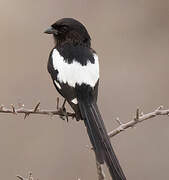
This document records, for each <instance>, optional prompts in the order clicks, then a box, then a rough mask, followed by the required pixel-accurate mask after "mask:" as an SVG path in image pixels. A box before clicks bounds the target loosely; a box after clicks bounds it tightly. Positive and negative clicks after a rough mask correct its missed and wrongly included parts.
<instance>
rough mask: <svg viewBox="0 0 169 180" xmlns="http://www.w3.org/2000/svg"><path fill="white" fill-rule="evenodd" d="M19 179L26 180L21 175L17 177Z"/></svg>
mask: <svg viewBox="0 0 169 180" xmlns="http://www.w3.org/2000/svg"><path fill="white" fill-rule="evenodd" d="M16 177H17V178H18V179H20V180H24V178H23V177H22V176H20V175H17V176H16Z"/></svg>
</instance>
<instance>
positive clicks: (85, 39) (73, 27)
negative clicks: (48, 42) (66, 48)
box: [44, 18, 91, 47]
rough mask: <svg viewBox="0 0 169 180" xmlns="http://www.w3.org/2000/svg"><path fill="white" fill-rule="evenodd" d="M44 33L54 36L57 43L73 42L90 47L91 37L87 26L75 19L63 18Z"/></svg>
mask: <svg viewBox="0 0 169 180" xmlns="http://www.w3.org/2000/svg"><path fill="white" fill-rule="evenodd" d="M44 33H47V34H53V36H54V39H55V40H56V43H59V45H60V44H62V43H65V42H66V41H67V42H72V43H73V44H74V45H76V44H80V45H85V46H89V47H90V41H91V38H90V35H89V33H88V32H87V30H86V28H85V26H84V25H83V24H82V23H80V22H79V21H77V20H75V19H73V18H63V19H60V20H58V21H56V22H55V23H54V24H52V25H51V26H50V27H49V28H48V29H47V30H46V31H45V32H44Z"/></svg>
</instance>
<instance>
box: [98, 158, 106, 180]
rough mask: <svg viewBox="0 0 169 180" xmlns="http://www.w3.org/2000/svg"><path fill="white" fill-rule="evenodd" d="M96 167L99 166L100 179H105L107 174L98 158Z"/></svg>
mask: <svg viewBox="0 0 169 180" xmlns="http://www.w3.org/2000/svg"><path fill="white" fill-rule="evenodd" d="M96 168H97V175H98V180H105V174H104V171H103V168H102V165H101V164H100V163H99V162H98V161H97V160H96Z"/></svg>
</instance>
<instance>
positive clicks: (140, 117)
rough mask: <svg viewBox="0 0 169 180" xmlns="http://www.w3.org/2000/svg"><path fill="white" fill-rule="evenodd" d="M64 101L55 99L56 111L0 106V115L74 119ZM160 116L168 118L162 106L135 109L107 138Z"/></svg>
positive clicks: (100, 177)
mask: <svg viewBox="0 0 169 180" xmlns="http://www.w3.org/2000/svg"><path fill="white" fill-rule="evenodd" d="M65 103H66V100H64V103H63V105H62V106H61V107H59V98H57V104H56V110H44V109H40V108H39V106H40V102H39V103H37V104H36V106H35V107H34V108H32V109H27V108H24V105H23V104H19V106H18V107H17V108H16V107H15V106H14V105H13V104H11V108H6V107H4V106H3V105H1V106H0V113H12V114H15V115H17V114H24V115H25V116H24V119H26V118H27V117H28V116H29V115H30V114H42V115H49V116H54V115H58V116H60V118H61V119H63V120H65V119H66V120H67V121H68V118H69V117H71V118H74V117H75V113H71V112H67V111H66V108H65ZM160 115H168V116H169V109H163V106H160V107H158V108H157V109H155V110H154V111H153V112H150V113H147V114H144V113H143V112H141V113H140V109H139V108H137V109H136V113H135V117H134V118H133V119H132V120H130V121H128V122H127V123H122V121H121V120H120V119H119V118H116V119H115V120H116V122H117V123H118V124H119V126H118V127H117V128H115V129H114V130H112V131H110V132H109V133H108V135H109V137H110V138H111V137H114V136H115V135H117V134H119V133H120V132H122V131H124V130H125V129H128V128H131V127H133V126H135V125H136V124H138V123H141V122H143V121H145V120H148V119H152V118H154V117H156V116H160ZM96 167H97V174H98V180H105V175H104V172H103V169H102V166H101V164H99V163H98V162H97V161H96ZM17 177H18V178H19V179H20V180H33V177H32V173H30V174H29V177H28V178H23V177H21V176H17Z"/></svg>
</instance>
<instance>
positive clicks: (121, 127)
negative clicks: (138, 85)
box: [108, 106, 169, 137]
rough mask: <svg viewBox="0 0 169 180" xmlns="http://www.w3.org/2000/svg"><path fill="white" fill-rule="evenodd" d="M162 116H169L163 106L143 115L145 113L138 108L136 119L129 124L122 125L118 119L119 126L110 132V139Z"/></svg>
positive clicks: (168, 112)
mask: <svg viewBox="0 0 169 180" xmlns="http://www.w3.org/2000/svg"><path fill="white" fill-rule="evenodd" d="M160 115H167V116H169V109H166V110H165V109H163V106H160V107H158V108H157V109H156V110H154V111H153V112H150V113H147V114H143V112H141V113H140V110H139V108H137V110H136V115H135V117H134V118H133V120H131V121H128V122H127V123H122V122H121V121H120V119H119V118H116V121H117V122H118V124H119V126H118V127H117V128H116V129H114V130H112V131H111V132H109V133H108V135H109V137H113V136H115V135H117V134H119V133H120V132H122V131H124V130H125V129H127V128H130V127H133V126H135V125H136V124H138V123H141V122H143V121H145V120H148V119H151V118H154V117H156V116H160Z"/></svg>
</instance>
